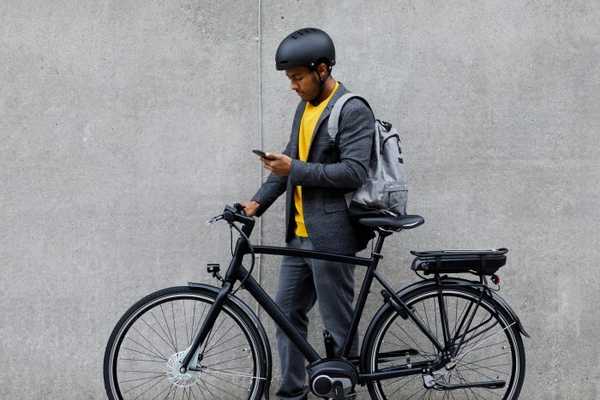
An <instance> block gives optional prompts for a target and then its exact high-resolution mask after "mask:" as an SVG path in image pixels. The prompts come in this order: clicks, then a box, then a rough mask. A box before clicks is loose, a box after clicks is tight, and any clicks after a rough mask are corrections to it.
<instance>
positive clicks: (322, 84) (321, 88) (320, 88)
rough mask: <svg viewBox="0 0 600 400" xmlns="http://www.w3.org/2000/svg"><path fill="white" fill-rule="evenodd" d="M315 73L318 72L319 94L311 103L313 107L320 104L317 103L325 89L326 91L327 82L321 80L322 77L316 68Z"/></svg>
mask: <svg viewBox="0 0 600 400" xmlns="http://www.w3.org/2000/svg"><path fill="white" fill-rule="evenodd" d="M313 72H316V73H317V77H318V78H319V92H318V93H317V95H316V96H315V97H313V98H312V100H311V101H310V104H312V105H313V106H316V105H318V104H319V103H317V101H318V100H319V98H320V97H321V95H322V94H323V89H325V81H324V80H323V79H322V78H321V75H320V74H319V71H317V69H316V68H315V69H313Z"/></svg>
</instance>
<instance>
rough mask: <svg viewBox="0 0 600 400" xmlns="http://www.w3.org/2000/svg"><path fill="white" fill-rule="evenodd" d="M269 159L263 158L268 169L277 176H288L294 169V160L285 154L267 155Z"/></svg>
mask: <svg viewBox="0 0 600 400" xmlns="http://www.w3.org/2000/svg"><path fill="white" fill-rule="evenodd" d="M267 157H269V158H264V157H263V158H261V160H262V162H263V165H264V167H265V168H266V169H268V170H269V171H271V172H272V173H273V174H275V175H277V176H288V175H289V174H290V170H291V169H292V159H291V158H290V157H288V156H286V155H285V154H279V153H267Z"/></svg>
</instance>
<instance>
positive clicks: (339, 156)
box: [242, 28, 375, 400]
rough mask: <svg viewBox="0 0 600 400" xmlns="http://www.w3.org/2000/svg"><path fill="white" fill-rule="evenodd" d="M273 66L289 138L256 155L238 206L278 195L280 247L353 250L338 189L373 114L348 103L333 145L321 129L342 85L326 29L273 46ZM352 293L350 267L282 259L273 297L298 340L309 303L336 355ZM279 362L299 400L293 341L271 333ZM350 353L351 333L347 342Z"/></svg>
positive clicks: (358, 243)
mask: <svg viewBox="0 0 600 400" xmlns="http://www.w3.org/2000/svg"><path fill="white" fill-rule="evenodd" d="M275 60H276V68H277V69H278V70H285V71H286V75H287V77H288V78H289V79H290V82H291V88H292V90H294V91H295V92H296V93H297V94H298V95H299V96H300V97H301V98H302V100H301V101H300V104H299V105H298V107H297V109H296V113H295V116H294V121H293V124H292V132H291V137H290V141H289V143H288V144H287V146H286V148H285V150H284V151H283V154H278V153H268V154H267V157H266V158H262V159H261V160H262V162H263V163H264V167H265V168H266V169H268V170H269V171H271V174H270V176H269V177H268V179H267V180H266V182H265V183H264V184H263V185H262V186H261V187H260V189H259V190H258V192H257V193H256V194H255V195H254V197H253V198H252V200H251V201H249V202H245V203H242V205H243V206H244V209H245V212H246V214H248V215H250V216H253V215H256V216H260V215H261V214H262V213H264V212H265V211H266V209H267V208H268V207H269V206H270V205H271V204H272V203H273V202H274V201H275V200H276V199H277V198H278V197H279V196H280V195H281V194H283V193H284V192H286V243H287V246H288V247H293V248H301V249H316V250H319V251H328V252H333V253H342V254H351V255H353V254H355V253H356V252H357V251H359V250H362V249H363V248H364V247H365V246H366V239H365V238H363V237H362V236H361V235H360V232H359V231H358V229H357V228H356V227H355V225H353V224H352V222H351V220H350V218H349V215H348V212H347V207H346V202H345V198H344V194H345V193H348V192H351V191H354V190H356V189H357V188H359V187H360V186H361V185H362V184H363V183H364V182H365V180H366V178H367V168H368V165H369V160H370V155H371V146H372V141H373V137H374V135H375V130H374V123H375V119H374V116H373V114H372V112H371V110H370V109H369V108H368V106H367V105H365V104H364V102H362V101H361V100H359V99H351V100H349V101H348V102H347V103H346V104H345V105H344V107H343V109H342V112H341V115H340V124H339V133H338V136H337V138H336V143H331V140H330V137H329V134H328V132H327V121H328V116H329V114H330V112H331V109H332V108H333V105H334V103H335V101H336V100H337V99H338V98H339V97H340V96H341V95H342V94H344V93H345V92H347V90H346V88H345V87H344V85H343V84H342V83H341V82H338V81H336V80H335V79H334V78H333V76H332V75H331V71H332V67H333V65H335V48H334V45H333V42H332V40H331V38H330V37H329V36H328V35H327V33H325V32H323V31H322V30H319V29H314V28H305V29H300V30H298V31H296V32H293V33H292V34H290V35H289V36H287V37H286V38H285V39H284V40H283V41H282V42H281V44H280V45H279V48H278V49H277V53H276V57H275ZM353 298H354V266H353V265H348V264H343V263H336V262H331V261H324V260H314V259H305V258H302V257H284V258H283V260H282V264H281V272H280V279H279V288H278V292H277V296H276V302H277V304H278V305H279V307H280V308H281V309H282V311H283V312H284V314H285V315H286V316H287V317H288V318H289V319H290V321H291V322H292V323H293V324H294V326H295V327H296V328H298V329H299V331H300V332H301V333H302V334H303V335H304V336H305V337H306V333H307V327H308V318H307V313H308V311H309V310H310V309H311V308H312V307H313V305H314V304H315V302H317V301H318V302H319V309H320V311H321V315H322V317H323V322H324V325H325V328H326V329H327V330H328V331H329V332H330V333H331V335H332V336H333V339H334V341H335V351H336V352H339V351H340V350H341V347H342V346H343V343H344V338H345V335H346V333H347V331H348V330H349V328H350V324H351V319H352V311H353V307H352V301H353ZM277 347H278V350H279V356H280V360H281V374H282V379H281V387H280V388H279V390H278V392H277V396H278V397H279V398H281V399H293V400H300V399H306V396H307V388H306V386H305V379H306V371H305V359H304V356H303V355H302V353H300V351H299V350H298V349H297V348H296V347H295V345H294V344H293V343H292V342H291V341H290V340H289V339H288V338H287V337H286V336H285V335H284V334H283V332H281V331H280V330H278V331H277ZM352 353H353V354H354V355H357V354H358V338H355V342H354V343H353V345H352Z"/></svg>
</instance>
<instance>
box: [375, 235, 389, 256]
mask: <svg viewBox="0 0 600 400" xmlns="http://www.w3.org/2000/svg"><path fill="white" fill-rule="evenodd" d="M377 232H379V235H377V242H375V248H374V249H373V251H372V252H371V256H374V255H376V256H378V257H381V249H383V242H384V240H385V238H386V237H387V236H389V235H391V234H392V233H391V232H388V231H384V230H381V229H377Z"/></svg>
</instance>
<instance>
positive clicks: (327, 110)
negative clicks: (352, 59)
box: [296, 82, 348, 156]
mask: <svg viewBox="0 0 600 400" xmlns="http://www.w3.org/2000/svg"><path fill="white" fill-rule="evenodd" d="M339 84H340V86H339V87H338V89H337V90H336V92H335V93H334V94H333V97H332V98H331V100H329V104H327V107H325V109H324V110H323V112H322V113H321V116H320V117H319V120H318V121H317V124H316V125H315V130H314V131H313V133H312V138H311V140H310V144H309V145H308V153H307V154H308V156H310V150H311V148H312V145H313V143H314V142H315V140H314V139H315V135H316V134H317V132H319V128H320V127H321V124H322V123H323V121H324V120H325V119H326V118H327V117H329V114H331V110H332V109H333V106H334V105H335V102H336V101H337V99H339V98H340V97H341V96H342V95H343V94H344V93H346V92H347V91H348V90H347V89H346V87H345V86H344V85H343V84H342V82H339ZM299 130H300V124H299V123H298V131H299ZM298 131H296V144H297V143H298ZM297 148H298V146H296V149H297Z"/></svg>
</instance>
